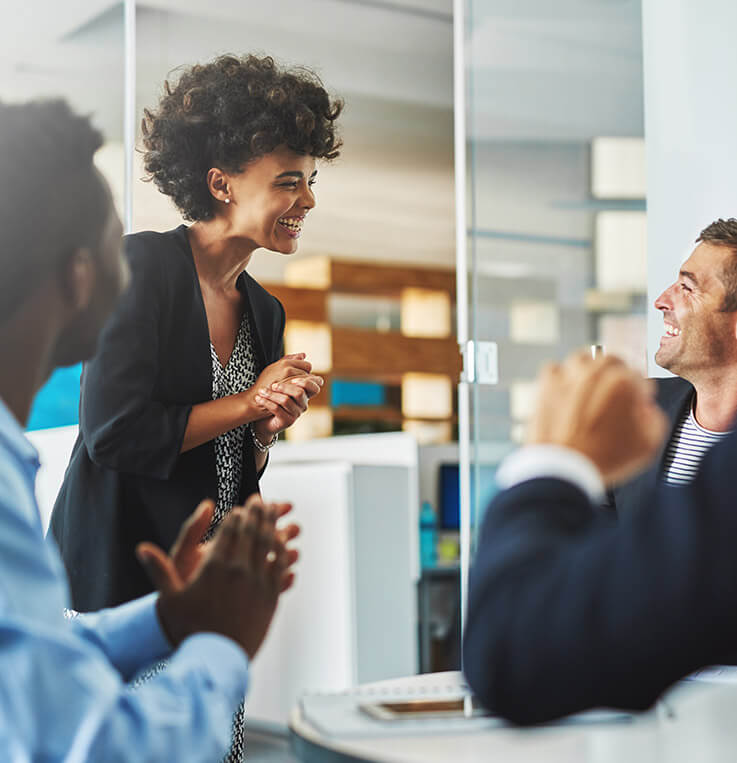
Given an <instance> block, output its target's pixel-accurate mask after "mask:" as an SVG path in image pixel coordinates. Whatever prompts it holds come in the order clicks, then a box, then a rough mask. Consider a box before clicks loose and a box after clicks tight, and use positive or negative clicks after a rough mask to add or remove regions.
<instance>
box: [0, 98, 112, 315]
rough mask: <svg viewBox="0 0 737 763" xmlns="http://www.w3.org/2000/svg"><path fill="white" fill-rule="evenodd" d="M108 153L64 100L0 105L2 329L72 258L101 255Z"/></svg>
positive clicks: (99, 137) (0, 287) (94, 133)
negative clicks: (101, 156)
mask: <svg viewBox="0 0 737 763" xmlns="http://www.w3.org/2000/svg"><path fill="white" fill-rule="evenodd" d="M101 145H102V136H101V134H100V133H99V132H98V131H97V130H96V129H95V128H94V127H92V125H91V124H90V121H89V119H87V118H86V117H81V116H79V115H77V114H74V113H73V112H72V110H71V109H70V108H69V106H68V105H67V103H66V102H65V101H63V100H45V101H31V102H29V103H15V104H11V103H2V102H0V266H1V267H2V277H0V324H2V323H4V322H5V321H6V320H8V319H9V318H10V317H12V315H13V314H14V313H15V312H16V311H17V310H18V308H19V307H20V306H21V305H22V304H23V302H24V301H25V300H26V299H27V298H28V296H29V295H30V294H31V293H32V291H33V289H34V288H35V286H36V285H37V284H38V283H39V280H40V279H41V278H42V277H43V276H44V275H46V274H48V273H49V272H53V271H54V270H55V269H57V268H60V267H61V265H62V263H63V260H64V258H65V257H68V256H70V255H71V254H72V253H73V252H74V251H76V250H77V249H80V248H83V247H89V248H91V249H92V250H93V251H94V250H95V249H96V248H97V246H98V244H99V241H100V238H101V235H102V231H103V228H104V225H105V222H106V212H107V210H108V206H107V205H108V204H109V201H108V197H107V195H106V194H105V193H104V188H103V186H102V183H101V181H100V178H99V176H98V175H97V173H96V171H95V169H94V166H93V163H92V158H93V156H94V153H95V151H97V149H98V148H99V147H100V146H101Z"/></svg>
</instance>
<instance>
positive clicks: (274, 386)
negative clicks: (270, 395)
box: [271, 382, 279, 390]
mask: <svg viewBox="0 0 737 763" xmlns="http://www.w3.org/2000/svg"><path fill="white" fill-rule="evenodd" d="M271 389H276V390H278V389H279V383H278V382H274V383H273V384H272V385H271Z"/></svg>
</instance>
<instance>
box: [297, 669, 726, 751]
mask: <svg viewBox="0 0 737 763" xmlns="http://www.w3.org/2000/svg"><path fill="white" fill-rule="evenodd" d="M443 675H448V674H439V675H425V676H413V677H411V678H407V679H398V680H393V681H383V682H379V683H376V684H371V685H370V686H364V687H361V689H362V690H366V689H369V688H370V689H373V690H383V689H386V690H387V691H391V690H392V688H393V687H395V686H402V687H407V686H408V685H411V686H414V687H421V686H422V685H423V684H434V683H437V682H438V680H439V678H440V677H441V676H443ZM441 680H442V679H441ZM346 701H347V702H349V701H351V699H350V698H349V697H347V699H346ZM289 726H290V730H291V732H292V734H293V738H294V745H295V750H296V752H297V754H298V756H299V757H300V760H302V761H304V763H313V761H326V762H327V761H329V762H330V763H342V762H343V761H375V762H377V763H436V762H438V763H440V761H452V763H477V762H478V761H485V762H487V761H504V763H542V762H543V761H544V763H696V762H697V761H698V763H727V762H729V763H734V761H737V685H706V684H697V683H687V684H683V683H682V684H679V685H678V686H676V687H675V688H674V689H672V690H671V691H670V692H669V693H668V694H667V695H666V696H665V698H664V700H663V701H661V702H659V703H658V704H657V705H656V707H655V709H653V710H651V711H650V712H647V713H642V714H639V715H636V716H635V717H634V719H633V720H632V721H631V722H624V723H622V722H604V723H577V724H573V723H567V724H561V725H551V726H539V727H535V728H530V729H520V728H515V727H510V726H506V727H502V728H492V729H484V730H475V731H473V732H470V733H458V732H457V731H453V732H440V733H428V734H424V735H422V736H418V735H417V734H414V735H408V736H395V735H393V736H381V735H380V734H381V732H378V734H377V735H376V736H372V737H365V738H355V737H354V738H350V739H346V738H342V739H341V738H337V737H328V736H326V735H324V734H321V733H320V732H319V731H317V730H316V729H315V728H314V727H313V726H312V725H311V724H310V723H309V722H307V721H306V720H305V719H304V718H303V717H302V713H301V710H300V708H299V707H297V708H295V709H294V710H293V711H292V714H291V716H290V723H289Z"/></svg>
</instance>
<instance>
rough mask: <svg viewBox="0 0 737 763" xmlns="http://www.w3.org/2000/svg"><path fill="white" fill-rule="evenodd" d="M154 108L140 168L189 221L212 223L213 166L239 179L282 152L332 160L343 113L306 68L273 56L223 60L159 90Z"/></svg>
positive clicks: (147, 117) (146, 123)
mask: <svg viewBox="0 0 737 763" xmlns="http://www.w3.org/2000/svg"><path fill="white" fill-rule="evenodd" d="M164 90H165V92H164V95H162V97H161V99H160V101H159V105H158V108H157V109H156V110H155V111H151V110H149V109H144V118H143V121H142V125H141V127H142V131H143V145H144V148H145V152H144V159H143V161H144V167H145V169H146V172H147V173H148V179H149V180H153V181H154V182H155V183H156V185H157V187H158V188H159V190H160V191H161V192H162V193H164V194H166V195H167V196H170V197H171V198H172V200H173V201H174V203H175V204H176V205H177V207H178V209H179V210H180V212H181V213H182V214H183V215H184V217H185V218H186V219H187V220H209V219H211V218H212V216H213V199H212V196H211V195H210V191H209V189H208V187H207V173H208V171H209V170H210V169H211V168H212V167H219V168H220V169H222V170H225V171H226V172H240V171H242V170H243V169H244V167H245V165H246V164H247V163H248V162H249V161H250V160H252V159H256V158H258V157H261V156H264V155H265V154H268V153H270V152H271V151H273V150H274V149H275V148H276V147H277V146H280V145H286V146H287V147H289V148H290V149H292V150H293V151H296V152H297V153H299V154H309V155H310V156H314V157H315V158H318V159H328V160H330V159H334V158H335V157H336V156H338V154H339V149H340V147H341V145H342V141H341V140H340V138H339V137H338V134H337V128H336V124H335V121H336V119H337V118H338V116H339V114H340V112H341V111H342V109H343V102H342V101H341V100H335V99H331V98H330V96H329V95H328V93H327V91H326V90H325V88H324V87H323V84H322V82H321V81H320V79H319V77H318V76H317V75H316V74H314V73H313V72H311V71H310V70H309V69H304V68H299V69H282V68H280V67H279V66H277V64H276V63H275V62H274V59H273V58H271V57H270V56H266V57H263V58H259V57H258V56H254V55H248V56H244V57H242V58H238V57H236V56H229V55H226V56H220V57H218V58H216V59H215V60H214V61H211V62H210V63H207V64H197V65H195V66H192V67H189V68H187V69H185V70H184V71H182V73H181V75H180V77H179V80H178V81H177V82H176V83H175V84H174V85H173V86H171V85H170V84H169V83H168V82H165V83H164Z"/></svg>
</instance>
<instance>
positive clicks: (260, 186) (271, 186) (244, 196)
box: [211, 146, 317, 254]
mask: <svg viewBox="0 0 737 763" xmlns="http://www.w3.org/2000/svg"><path fill="white" fill-rule="evenodd" d="M316 175H317V170H316V169H315V158H314V157H313V156H309V155H305V154H297V153H295V152H294V151H292V150H291V149H289V148H287V147H286V146H278V147H277V148H275V149H274V150H273V151H272V152H271V153H269V154H266V155H265V156H262V157H259V158H258V159H254V160H253V161H251V162H249V163H248V164H247V165H246V166H245V168H244V169H243V172H240V173H238V174H230V173H223V180H224V185H223V186H222V187H221V188H218V187H217V184H214V185H215V188H214V189H213V195H214V196H215V198H216V201H215V203H216V205H217V207H218V212H219V213H220V214H222V215H224V216H225V217H226V218H227V220H228V223H229V228H230V234H231V235H233V236H235V237H237V238H241V239H247V240H248V241H250V242H252V243H253V244H254V245H255V248H258V247H263V248H264V249H270V250H271V251H274V252H281V253H282V254H293V253H294V252H296V251H297V245H298V241H299V237H300V235H301V233H302V226H303V225H304V222H305V216H306V215H307V213H308V212H309V211H310V210H311V209H312V208H313V207H314V206H315V196H314V194H313V192H312V185H313V183H314V182H315V178H316ZM211 187H212V185H211ZM225 199H229V203H225Z"/></svg>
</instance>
